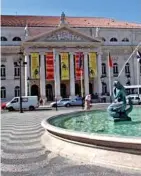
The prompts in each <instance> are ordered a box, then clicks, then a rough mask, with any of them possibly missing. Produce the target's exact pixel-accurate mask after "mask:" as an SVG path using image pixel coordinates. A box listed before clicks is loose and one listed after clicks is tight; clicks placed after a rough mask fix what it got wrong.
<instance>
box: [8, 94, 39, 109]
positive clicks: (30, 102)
mask: <svg viewBox="0 0 141 176" xmlns="http://www.w3.org/2000/svg"><path fill="white" fill-rule="evenodd" d="M38 106H39V103H38V97H37V96H22V108H23V109H25V110H30V111H32V110H34V109H36V108H37V107H38ZM19 108H20V97H14V98H13V99H12V100H11V101H9V102H8V103H6V109H8V110H9V111H13V110H19Z"/></svg>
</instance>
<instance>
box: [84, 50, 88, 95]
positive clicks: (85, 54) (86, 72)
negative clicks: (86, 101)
mask: <svg viewBox="0 0 141 176" xmlns="http://www.w3.org/2000/svg"><path fill="white" fill-rule="evenodd" d="M84 81H85V82H84V88H85V96H86V95H88V94H89V73H88V54H87V53H84Z"/></svg>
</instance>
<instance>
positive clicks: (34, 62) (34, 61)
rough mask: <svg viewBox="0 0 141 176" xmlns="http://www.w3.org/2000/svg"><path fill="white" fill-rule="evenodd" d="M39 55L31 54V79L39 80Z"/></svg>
mask: <svg viewBox="0 0 141 176" xmlns="http://www.w3.org/2000/svg"><path fill="white" fill-rule="evenodd" d="M39 74H40V73H39V54H38V53H31V78H32V79H39Z"/></svg>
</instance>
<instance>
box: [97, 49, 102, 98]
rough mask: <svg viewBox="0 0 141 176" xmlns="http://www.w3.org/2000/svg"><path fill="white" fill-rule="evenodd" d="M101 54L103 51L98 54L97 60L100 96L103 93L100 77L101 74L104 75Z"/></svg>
mask: <svg viewBox="0 0 141 176" xmlns="http://www.w3.org/2000/svg"><path fill="white" fill-rule="evenodd" d="M101 55H102V53H101V52H99V53H98V54H97V62H98V68H97V70H98V74H97V84H98V95H99V96H100V95H101V93H102V84H101V78H100V77H101V75H102V66H101V64H102V62H101Z"/></svg>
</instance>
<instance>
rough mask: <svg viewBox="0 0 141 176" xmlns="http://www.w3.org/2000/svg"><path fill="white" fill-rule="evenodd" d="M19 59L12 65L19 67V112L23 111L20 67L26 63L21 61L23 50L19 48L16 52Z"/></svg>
mask: <svg viewBox="0 0 141 176" xmlns="http://www.w3.org/2000/svg"><path fill="white" fill-rule="evenodd" d="M18 56H19V60H18V62H14V65H16V66H19V68H20V113H23V109H22V67H24V65H26V64H27V62H24V61H23V52H22V51H21V49H20V52H19V53H18Z"/></svg>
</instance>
